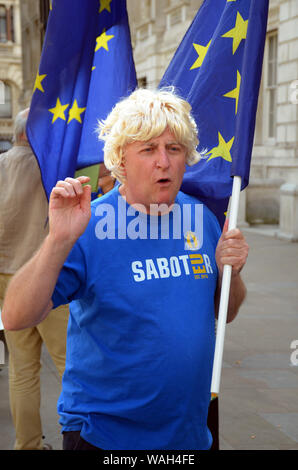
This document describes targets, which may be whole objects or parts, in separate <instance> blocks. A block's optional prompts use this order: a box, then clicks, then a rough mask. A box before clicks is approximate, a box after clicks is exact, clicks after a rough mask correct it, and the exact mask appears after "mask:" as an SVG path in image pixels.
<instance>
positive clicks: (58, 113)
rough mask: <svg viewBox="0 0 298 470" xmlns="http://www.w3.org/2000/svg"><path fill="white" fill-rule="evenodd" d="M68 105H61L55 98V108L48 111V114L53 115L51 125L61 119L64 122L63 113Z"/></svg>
mask: <svg viewBox="0 0 298 470" xmlns="http://www.w3.org/2000/svg"><path fill="white" fill-rule="evenodd" d="M68 106H69V104H61V102H60V99H59V98H57V101H56V106H55V108H51V109H49V111H50V113H53V119H52V124H53V123H54V122H55V121H56V120H57V119H58V118H60V119H63V120H64V121H66V117H65V114H64V111H65V109H66V108H68Z"/></svg>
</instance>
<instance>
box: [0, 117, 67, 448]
mask: <svg viewBox="0 0 298 470" xmlns="http://www.w3.org/2000/svg"><path fill="white" fill-rule="evenodd" d="M28 112H29V109H25V110H23V111H21V112H20V113H19V114H18V115H17V116H16V119H15V129H14V144H13V147H12V148H11V149H10V150H9V151H8V152H6V153H3V154H1V155H0V188H1V197H0V308H1V309H2V306H3V299H4V294H5V291H6V288H7V286H8V283H9V282H10V279H11V278H12V276H13V274H14V273H15V272H16V271H17V270H18V269H19V268H20V267H21V266H23V264H24V263H26V261H27V260H28V259H30V258H31V257H32V255H33V254H34V253H35V251H36V250H37V249H38V248H39V246H40V245H41V244H42V242H43V240H44V238H45V237H46V236H47V234H48V223H47V217H48V201H47V198H46V195H45V192H44V189H43V186H42V182H41V177H40V171H39V167H38V163H37V161H36V158H35V156H34V154H33V152H32V149H31V147H30V145H29V143H28V140H27V136H26V122H27V117H28ZM68 316H69V309H68V305H65V306H62V307H59V309H57V310H55V311H54V310H53V311H52V312H51V313H50V314H49V316H48V317H47V318H46V319H45V321H43V322H42V323H40V324H39V325H37V326H32V327H29V328H26V329H24V330H22V331H7V330H5V331H4V335H5V341H6V344H7V348H8V352H9V398H10V407H11V413H12V419H13V424H14V427H15V432H16V440H15V445H14V448H15V449H16V450H29V449H30V450H41V449H44V450H49V449H50V448H51V446H50V445H49V444H43V436H42V424H41V417H40V402H41V394H40V368H41V361H40V360H41V351H42V345H43V343H44V344H45V345H46V347H47V349H48V351H49V353H50V355H51V357H52V359H53V361H54V363H55V365H56V367H57V369H58V372H59V376H60V379H61V378H62V374H63V372H64V367H65V349H66V330H67V322H68Z"/></svg>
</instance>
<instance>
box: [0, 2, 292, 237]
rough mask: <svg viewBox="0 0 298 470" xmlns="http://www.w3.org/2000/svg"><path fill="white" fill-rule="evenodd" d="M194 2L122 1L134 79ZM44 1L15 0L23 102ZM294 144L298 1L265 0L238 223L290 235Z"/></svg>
mask: <svg viewBox="0 0 298 470" xmlns="http://www.w3.org/2000/svg"><path fill="white" fill-rule="evenodd" d="M113 1H115V0H113ZM2 3H7V4H9V3H10V4H11V3H18V2H17V1H15V2H12V1H8V0H7V1H6V2H2ZM201 4H202V0H127V7H128V14H129V19H130V28H131V35H132V43H133V50H134V59H135V64H136V70H137V76H138V80H139V84H140V85H142V86H146V87H148V88H151V87H155V86H157V85H158V83H159V81H160V79H161V77H162V76H163V73H164V71H165V69H166V67H167V65H168V64H169V63H170V60H171V58H172V57H173V55H174V53H175V50H176V49H177V47H178V45H179V43H180V41H181V39H182V37H183V35H184V34H185V32H186V30H187V28H188V27H189V25H190V23H191V21H192V19H193V18H194V16H195V14H196V12H197V10H198V8H199V7H200V5H201ZM0 5H1V0H0ZM50 6H51V2H50V0H40V1H39V2H37V1H36V2H32V1H30V0H22V2H21V17H22V23H21V24H22V38H23V77H24V78H23V81H24V86H23V93H22V96H21V102H22V104H23V105H28V104H29V103H30V99H31V93H32V89H33V86H34V80H35V77H36V73H37V70H38V64H39V59H40V51H41V44H42V40H43V35H44V30H45V26H46V19H47V15H48V12H49V9H50ZM0 47H2V44H1V42H0ZM0 78H1V76H0ZM297 144H298V1H297V0H270V3H269V18H268V28H267V38H266V46H265V55H264V66H263V76H262V82H261V88H260V95H259V106H258V113H257V124H256V132H255V142H254V147H253V155H252V163H251V176H250V184H249V186H248V188H247V189H246V190H245V191H243V192H242V193H241V204H240V213H239V221H240V222H242V223H245V222H246V221H247V222H248V223H250V224H259V223H267V224H276V225H277V226H278V228H277V234H278V235H279V236H282V237H286V238H288V239H291V240H298V146H297Z"/></svg>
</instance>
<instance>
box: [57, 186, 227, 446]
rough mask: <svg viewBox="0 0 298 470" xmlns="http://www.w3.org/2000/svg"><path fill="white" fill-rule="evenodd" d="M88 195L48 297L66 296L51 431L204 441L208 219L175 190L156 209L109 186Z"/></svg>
mask: <svg viewBox="0 0 298 470" xmlns="http://www.w3.org/2000/svg"><path fill="white" fill-rule="evenodd" d="M91 206H92V216H91V219H90V222H89V224H88V226H87V229H86V231H85V232H84V234H83V235H82V236H81V237H80V239H79V240H78V241H77V243H76V244H75V246H74V248H73V249H72V251H71V252H70V254H69V256H68V259H67V260H66V262H65V264H64V267H63V269H62V271H61V273H60V275H59V278H58V282H57V285H56V288H55V291H54V294H53V297H52V300H53V302H54V306H55V307H57V306H59V305H61V304H65V303H69V302H71V304H70V317H69V325H68V334H67V354H66V368H65V373H64V376H63V384H62V393H61V396H60V399H59V401H58V412H59V414H60V423H61V424H62V431H71V430H81V435H82V437H83V438H84V439H85V440H86V441H88V442H90V443H91V444H93V445H95V446H97V447H100V448H102V449H108V450H116V449H117V450H123V449H128V450H138V449H146V450H147V449H165V450H166V449H172V450H173V449H178V450H182V449H186V450H190V449H199V450H204V449H209V448H210V446H211V443H212V437H211V433H210V431H209V430H208V428H207V415H208V406H209V403H210V385H211V374H212V365H213V354H214V343H215V338H214V337H215V320H214V293H215V288H216V284H217V267H216V262H215V248H216V245H217V242H218V238H219V236H220V233H221V231H220V227H219V224H218V222H217V219H216V217H215V216H214V215H213V214H212V213H211V212H210V211H209V210H208V209H207V207H206V206H203V205H202V204H200V202H199V201H198V200H197V199H195V198H193V197H191V196H187V195H185V194H183V193H181V192H179V193H178V195H177V198H176V201H175V210H174V209H173V211H172V212H171V213H170V214H169V215H164V216H155V217H150V216H147V215H146V214H142V213H137V212H135V211H134V209H133V208H132V207H131V206H129V205H127V204H126V202H125V200H124V199H123V198H122V196H121V195H120V193H119V188H118V187H116V188H114V189H113V190H112V191H111V192H110V193H108V194H106V195H105V196H103V197H101V198H99V199H97V200H95V201H93V202H92V204H91ZM179 213H180V216H179ZM202 216H203V217H202ZM190 220H191V222H192V225H191V226H190V225H189V221H190ZM179 232H180V233H179ZM179 235H180V236H179Z"/></svg>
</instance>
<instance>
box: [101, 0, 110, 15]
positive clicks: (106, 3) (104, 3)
mask: <svg viewBox="0 0 298 470" xmlns="http://www.w3.org/2000/svg"><path fill="white" fill-rule="evenodd" d="M99 2H100V7H99V13H101V12H102V11H103V10H107V11H108V12H110V13H111V2H112V0H99Z"/></svg>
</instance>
